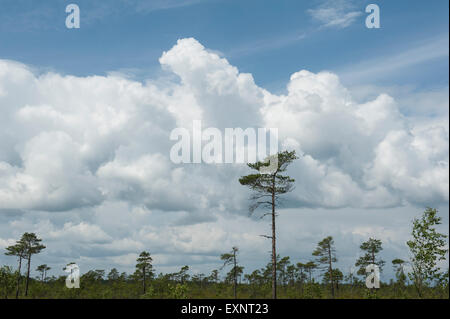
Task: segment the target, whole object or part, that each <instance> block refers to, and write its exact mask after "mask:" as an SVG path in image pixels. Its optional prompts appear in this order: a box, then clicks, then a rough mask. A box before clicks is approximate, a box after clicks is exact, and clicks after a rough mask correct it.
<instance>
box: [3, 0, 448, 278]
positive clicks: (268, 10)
mask: <svg viewBox="0 0 450 319" xmlns="http://www.w3.org/2000/svg"><path fill="white" fill-rule="evenodd" d="M69 3H71V2H69V1H62V0H53V1H31V0H0V110H1V113H0V250H3V249H4V248H5V247H6V246H8V245H11V244H13V243H14V241H15V240H16V239H18V238H19V237H20V235H21V234H22V233H24V232H36V233H37V234H38V235H39V236H40V237H42V238H43V241H44V244H45V245H46V246H47V248H46V249H45V250H44V251H43V252H42V253H41V254H39V255H37V256H36V257H34V260H33V268H35V267H36V266H37V265H39V264H42V263H46V264H48V265H49V266H50V267H52V270H51V271H50V274H51V275H55V276H58V275H62V274H64V272H63V271H62V268H63V267H64V266H65V265H66V264H67V263H69V262H76V263H77V264H78V265H79V266H80V269H81V272H82V273H83V272H85V271H87V270H89V269H106V270H107V271H109V270H110V269H111V268H113V267H115V268H118V269H119V270H120V271H127V272H132V271H133V269H134V265H135V260H136V257H137V255H138V253H139V252H140V251H142V250H148V251H150V252H151V254H152V256H153V258H154V266H155V269H156V271H157V272H173V271H177V270H178V269H179V268H180V267H181V266H183V265H186V264H187V265H189V266H190V267H191V273H192V274H194V273H198V272H203V273H206V274H208V273H209V272H210V271H211V270H212V269H217V268H219V267H220V265H221V264H220V259H219V256H220V254H221V253H224V252H227V251H229V250H230V249H231V247H232V246H234V245H237V246H239V248H240V262H241V263H242V265H244V266H245V270H244V272H246V271H252V270H254V269H255V268H261V267H263V266H264V265H265V264H266V263H267V262H268V259H269V251H270V243H269V242H268V241H267V239H264V238H263V237H261V236H260V235H262V234H266V233H268V232H269V221H268V220H265V219H260V218H259V217H258V216H248V206H249V196H250V193H249V192H248V191H247V190H246V189H244V187H243V186H241V185H239V183H238V179H239V177H240V176H242V175H245V174H248V173H250V171H249V169H248V168H247V167H246V166H245V165H244V164H223V165H214V164H184V165H183V164H174V163H172V162H171V161H170V159H169V153H170V149H171V147H172V145H173V143H174V142H173V141H171V140H170V138H169V136H170V132H171V130H172V129H174V128H176V127H186V128H189V127H190V126H191V125H192V121H193V120H195V119H200V120H202V123H203V125H204V127H217V128H219V129H222V128H226V127H232V128H234V127H243V128H246V127H275V128H278V129H279V144H280V147H281V148H284V149H293V150H296V152H297V154H299V155H300V158H299V159H298V160H297V161H296V162H294V163H293V164H292V165H291V166H290V168H289V170H288V173H289V174H290V175H292V176H293V177H294V178H295V179H296V185H295V189H294V191H293V192H292V193H290V194H288V195H286V201H285V204H284V206H283V207H282V208H280V211H279V217H278V219H279V222H278V236H279V241H278V249H279V253H280V255H282V256H286V255H289V256H290V257H291V260H292V262H299V261H302V262H305V261H308V260H310V259H312V256H311V253H312V251H313V249H314V247H315V245H316V244H317V243H318V242H319V241H320V240H321V239H322V238H323V237H326V236H328V235H331V236H333V237H334V239H335V243H336V248H337V254H338V259H339V262H338V266H339V267H340V268H341V270H342V271H343V272H344V273H345V274H347V273H348V272H350V271H354V269H353V268H352V266H353V265H354V262H355V260H356V259H357V257H358V254H360V252H359V245H360V244H361V243H362V241H364V240H366V239H368V238H369V237H370V236H373V237H376V238H379V239H381V240H382V241H383V246H384V250H383V252H382V254H381V257H382V258H383V259H384V260H386V261H387V262H388V263H387V264H388V266H386V269H385V270H384V272H383V274H382V279H383V276H384V279H385V280H387V279H388V278H390V277H392V269H391V268H392V267H391V266H390V261H391V260H392V259H394V258H397V257H399V258H402V259H408V257H409V255H408V251H407V247H406V244H405V242H406V241H407V240H408V239H409V238H410V231H411V221H412V219H413V218H414V217H417V216H419V215H420V214H421V212H423V210H424V209H425V207H427V206H430V207H436V208H438V209H439V211H440V216H441V217H442V218H443V225H442V227H440V230H441V231H443V232H444V233H447V234H448V219H449V218H448V215H449V204H448V201H449V180H448V173H449V172H448V170H449V146H448V144H449V143H448V140H449V124H448V123H449V115H448V96H449V95H448V94H449V92H448V90H449V88H448V69H449V67H448V45H449V36H448V25H449V21H448V9H449V8H448V1H444V0H435V1H385V0H378V1H360V0H354V1H352V0H338V1H327V0H312V1H288V0H281V1H253V0H246V1H242V0H241V1H234V0H168V1H163V0H152V1H139V0H110V1H93V0H89V1H87V0H78V1H76V0H74V1H72V3H76V4H77V5H78V6H79V8H80V12H81V27H80V28H79V29H68V28H66V26H65V20H66V17H67V15H68V14H67V13H66V12H65V8H66V6H67V5H68V4H69ZM369 3H376V4H377V5H378V6H379V8H380V17H381V20H380V22H381V28H379V29H368V28H367V27H366V25H365V19H366V17H367V15H368V13H366V12H365V8H366V6H367V5H368V4H369ZM0 264H1V265H3V264H8V265H15V260H14V258H12V257H7V256H4V255H3V254H0ZM443 267H448V262H446V263H445V264H443ZM223 274H224V273H223ZM223 274H222V275H223Z"/></svg>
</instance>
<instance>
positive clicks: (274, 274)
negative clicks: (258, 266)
mask: <svg viewBox="0 0 450 319" xmlns="http://www.w3.org/2000/svg"><path fill="white" fill-rule="evenodd" d="M272 298H273V299H277V246H276V232H275V175H274V176H273V180H272Z"/></svg>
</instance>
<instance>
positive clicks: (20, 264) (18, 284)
mask: <svg viewBox="0 0 450 319" xmlns="http://www.w3.org/2000/svg"><path fill="white" fill-rule="evenodd" d="M21 269H22V257H21V256H19V270H18V272H19V273H18V276H17V289H16V299H18V298H19V288H20V276H21V273H20V271H21Z"/></svg>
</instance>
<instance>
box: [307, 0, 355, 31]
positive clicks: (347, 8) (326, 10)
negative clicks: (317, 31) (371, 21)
mask: <svg viewBox="0 0 450 319" xmlns="http://www.w3.org/2000/svg"><path fill="white" fill-rule="evenodd" d="M308 13H309V14H310V15H311V16H312V17H313V18H314V19H315V20H317V21H319V22H320V23H321V24H322V26H323V27H326V28H329V27H335V28H340V29H343V28H346V27H348V26H350V25H351V24H352V23H353V22H355V20H356V19H357V18H358V17H359V16H361V15H362V12H361V11H356V10H355V6H354V5H353V3H352V1H349V0H334V1H333V0H327V1H324V2H323V3H322V4H321V5H320V6H318V7H317V8H315V9H309V10H308Z"/></svg>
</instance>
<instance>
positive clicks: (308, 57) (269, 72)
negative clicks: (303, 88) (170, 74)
mask: <svg viewBox="0 0 450 319" xmlns="http://www.w3.org/2000/svg"><path fill="white" fill-rule="evenodd" d="M371 2H373V1H333V2H330V3H333V6H334V7H336V8H344V9H343V10H344V11H343V12H358V13H360V15H359V16H357V17H356V18H355V19H354V20H353V21H352V22H350V24H349V25H348V26H344V27H342V26H339V25H338V26H334V27H323V25H324V24H325V22H324V21H319V20H317V19H315V18H314V17H313V16H312V14H311V11H308V10H314V9H317V8H320V6H321V5H323V4H324V3H325V4H326V2H324V1H295V0H293V1H288V0H282V1H263V2H261V1H256V0H255V1H253V0H246V1H234V0H209V1H208V0H197V1H190V0H179V1H178V0H173V1H162V0H161V1H136V0H112V1H85V0H80V1H76V2H75V3H77V4H78V5H79V7H80V10H81V25H82V27H81V28H80V29H78V30H68V29H66V28H65V24H64V21H65V18H66V15H67V14H66V13H65V6H66V5H67V4H68V3H70V2H69V1H60V0H53V1H32V0H19V1H17V0H1V9H2V10H1V12H0V30H1V32H0V57H2V58H4V59H12V60H18V61H21V62H23V63H26V64H31V65H34V66H37V67H39V68H49V69H53V70H55V71H58V72H63V73H68V74H74V75H90V74H105V73H106V72H109V71H116V70H123V69H129V70H130V69H138V70H140V71H139V72H141V74H140V77H141V78H145V76H146V74H155V72H158V71H159V63H158V58H159V57H160V56H161V53H162V51H166V50H168V49H170V48H171V47H172V46H173V45H174V43H175V42H176V40H177V39H180V38H185V37H194V38H196V39H197V40H198V41H200V42H201V43H202V44H203V45H204V46H206V47H207V48H209V49H211V50H217V51H219V52H221V53H222V54H223V56H225V57H226V58H227V59H228V60H229V61H230V63H231V64H233V65H235V66H237V67H238V68H239V70H240V71H241V72H249V73H252V74H253V75H254V78H255V79H256V82H257V84H259V85H261V86H263V87H266V88H268V89H276V90H283V88H284V86H285V84H286V83H287V81H288V79H289V76H290V75H291V74H292V73H293V71H294V70H300V69H303V68H305V69H308V70H310V71H312V72H318V71H321V70H332V71H337V72H342V73H346V74H347V77H345V78H344V81H345V82H348V83H346V84H355V82H357V83H359V84H360V83H361V82H364V81H365V82H367V78H366V79H365V80H361V78H359V79H355V80H353V79H352V75H351V74H349V73H351V72H357V71H360V70H359V68H360V69H363V70H364V69H367V68H368V67H370V66H371V67H376V68H377V69H380V70H383V71H386V72H381V73H383V75H382V76H380V75H379V74H377V75H375V76H374V77H375V78H374V79H373V80H374V81H376V82H377V83H383V84H388V85H392V84H401V85H406V84H410V85H415V86H442V85H445V84H446V82H447V79H448V59H447V56H446V55H445V51H446V50H447V51H448V49H446V47H447V46H448V1H444V0H437V1H378V2H376V3H377V4H378V5H379V7H380V11H381V29H367V28H366V27H365V23H364V21H365V18H366V16H367V14H366V13H365V7H366V5H367V4H369V3H371ZM344 4H345V5H344ZM424 43H426V44H428V45H429V48H428V50H426V51H424V52H415V53H413V54H420V57H418V60H417V59H414V57H411V58H412V59H411V61H409V62H408V61H407V62H406V63H405V65H403V66H402V67H400V68H399V67H398V66H397V67H396V68H394V69H392V68H393V66H392V65H390V64H388V65H386V64H385V63H384V62H383V61H384V60H385V59H386V58H390V57H393V56H396V55H401V54H405V53H408V52H411V51H412V52H414V50H415V49H417V48H419V47H422V46H423V45H424ZM436 50H441V51H442V53H441V54H437V55H436ZM367 61H370V62H369V63H370V64H369V65H367V63H368V62H367ZM363 62H364V63H366V64H363ZM361 64H362V65H361ZM355 68H358V69H355ZM399 69H400V71H402V72H398V71H399ZM142 72H144V73H143V74H142ZM373 80H372V84H373V82H374V81H373Z"/></svg>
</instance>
